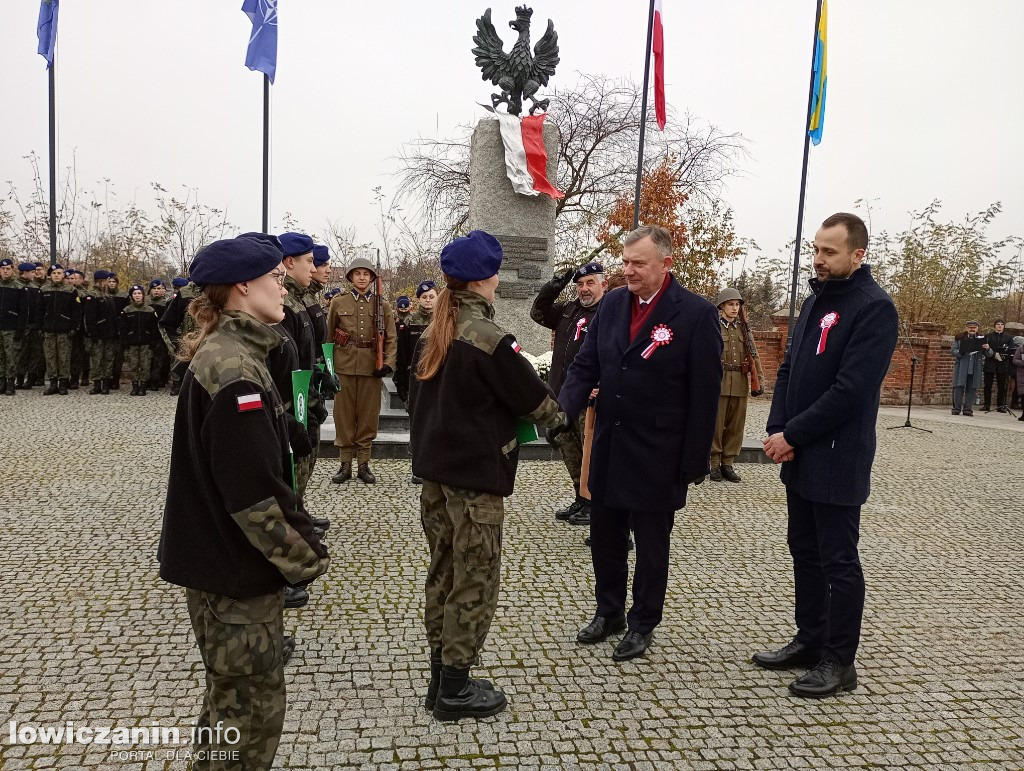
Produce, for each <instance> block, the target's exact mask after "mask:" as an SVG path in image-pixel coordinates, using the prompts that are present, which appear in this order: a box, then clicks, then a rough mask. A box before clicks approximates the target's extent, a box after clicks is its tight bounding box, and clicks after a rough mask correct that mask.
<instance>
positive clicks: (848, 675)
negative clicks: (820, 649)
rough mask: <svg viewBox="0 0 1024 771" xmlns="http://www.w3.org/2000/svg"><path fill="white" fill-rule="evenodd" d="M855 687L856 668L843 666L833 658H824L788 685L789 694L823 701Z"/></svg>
mask: <svg viewBox="0 0 1024 771" xmlns="http://www.w3.org/2000/svg"><path fill="white" fill-rule="evenodd" d="M856 687H857V668H856V667H855V666H854V665H853V664H850V665H849V666H844V665H842V664H840V663H839V660H838V659H837V658H835V657H834V656H825V657H824V658H822V660H821V661H820V662H818V665H817V666H816V667H815V668H814V669H812V670H811V671H810V672H808V673H807V674H806V675H804V676H803V677H798V678H797V679H796V680H794V681H793V682H791V683H790V684H789V692H790V693H791V694H793V695H794V696H802V697H804V698H806V699H823V698H825V697H826V696H833V695H835V694H837V693H839V692H840V691H852V690H853V689H854V688H856Z"/></svg>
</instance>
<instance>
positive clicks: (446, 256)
mask: <svg viewBox="0 0 1024 771" xmlns="http://www.w3.org/2000/svg"><path fill="white" fill-rule="evenodd" d="M502 256H503V253H502V251H501V243H500V242H499V241H498V239H497V238H495V237H494V236H492V235H491V234H490V233H487V232H485V231H483V230H471V231H470V232H469V234H468V235H465V236H462V237H461V238H456V239H455V240H454V241H452V242H451V243H450V244H448V245H447V246H446V247H445V248H444V249H442V250H441V270H442V271H443V272H444V274H445V275H446V276H451V277H452V278H454V279H458V280H459V281H483V280H485V279H488V278H490V277H491V276H493V275H496V274H497V272H498V268H500V267H501V258H502Z"/></svg>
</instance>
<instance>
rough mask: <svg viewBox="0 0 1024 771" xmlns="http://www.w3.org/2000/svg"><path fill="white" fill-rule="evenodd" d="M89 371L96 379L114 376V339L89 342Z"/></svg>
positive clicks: (108, 378) (106, 378)
mask: <svg viewBox="0 0 1024 771" xmlns="http://www.w3.org/2000/svg"><path fill="white" fill-rule="evenodd" d="M89 373H90V374H91V375H92V376H93V378H95V379H96V380H110V379H111V378H112V377H113V376H114V341H113V340H91V341H90V342H89Z"/></svg>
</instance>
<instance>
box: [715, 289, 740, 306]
mask: <svg viewBox="0 0 1024 771" xmlns="http://www.w3.org/2000/svg"><path fill="white" fill-rule="evenodd" d="M729 300H739V301H740V305H743V302H744V300H743V296H742V295H741V294H740V290H739V289H733V288H732V287H731V286H727V287H726V288H725V289H723V290H722V291H721V292H719V293H718V297H716V298H715V307H716V308H717V307H721V305H722V303H727V302H729Z"/></svg>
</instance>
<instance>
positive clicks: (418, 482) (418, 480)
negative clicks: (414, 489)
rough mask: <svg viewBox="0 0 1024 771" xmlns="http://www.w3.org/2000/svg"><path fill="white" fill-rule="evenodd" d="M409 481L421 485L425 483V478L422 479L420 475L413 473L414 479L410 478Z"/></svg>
mask: <svg viewBox="0 0 1024 771" xmlns="http://www.w3.org/2000/svg"><path fill="white" fill-rule="evenodd" d="M409 482H410V483H411V484H414V485H421V484H423V480H422V479H420V478H419V477H418V476H416V475H415V474H413V475H412V479H410V480H409Z"/></svg>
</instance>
